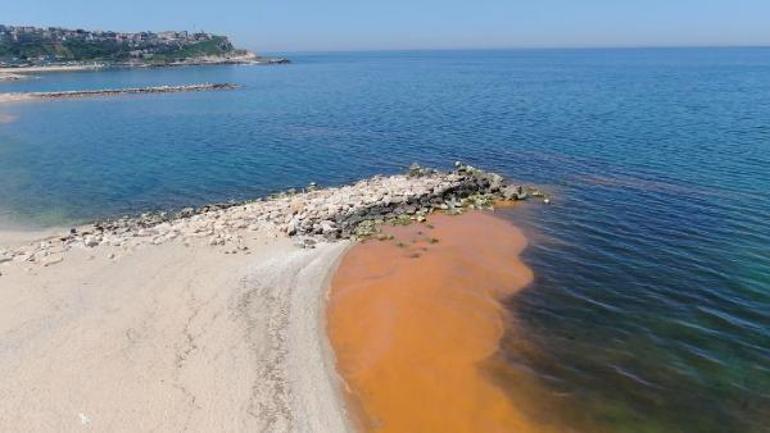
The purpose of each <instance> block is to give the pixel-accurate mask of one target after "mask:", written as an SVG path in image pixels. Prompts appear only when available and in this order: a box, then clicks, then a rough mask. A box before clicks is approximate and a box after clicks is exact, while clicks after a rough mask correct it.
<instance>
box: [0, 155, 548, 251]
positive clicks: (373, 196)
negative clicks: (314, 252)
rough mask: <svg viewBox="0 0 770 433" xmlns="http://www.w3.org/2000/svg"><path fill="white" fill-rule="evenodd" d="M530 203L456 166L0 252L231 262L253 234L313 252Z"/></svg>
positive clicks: (523, 192) (85, 230) (96, 227)
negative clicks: (172, 250) (393, 228)
mask: <svg viewBox="0 0 770 433" xmlns="http://www.w3.org/2000/svg"><path fill="white" fill-rule="evenodd" d="M532 196H539V197H542V194H541V193H540V192H539V191H537V190H535V189H533V188H525V187H523V186H521V185H515V184H511V183H509V182H508V181H506V180H505V179H504V178H503V177H502V176H500V175H497V174H495V173H490V172H486V171H483V170H480V169H477V168H474V167H471V166H468V165H465V164H461V163H456V164H455V170H453V171H451V172H440V171H436V170H432V169H426V168H422V167H420V166H417V165H412V166H411V167H410V169H409V172H408V173H407V174H402V175H395V176H375V177H373V178H370V179H366V180H362V181H360V182H357V183H355V184H353V185H346V186H341V187H334V188H324V189H318V188H317V187H316V186H315V185H314V184H311V185H310V186H308V187H307V188H304V189H302V190H299V191H298V190H290V191H287V192H282V193H279V194H276V195H273V196H271V197H268V198H263V199H257V200H254V201H249V202H241V203H224V204H213V205H208V206H204V207H201V208H198V209H193V208H187V209H183V210H182V211H181V212H178V213H155V214H143V215H141V216H138V217H124V218H120V219H112V220H107V221H100V222H96V223H94V224H90V225H87V226H82V227H78V228H73V229H71V230H70V231H69V233H66V234H63V235H62V236H60V237H56V238H51V239H46V240H43V241H40V242H36V243H33V244H29V245H26V246H24V247H21V248H17V249H14V250H8V251H2V250H0V263H2V262H9V261H14V262H18V261H21V262H29V263H30V264H40V265H43V266H50V265H53V264H57V263H60V262H61V261H62V260H63V259H64V256H65V253H66V252H67V251H68V250H71V249H74V248H85V249H93V248H96V247H100V246H109V247H112V248H111V249H110V252H109V258H111V259H113V258H116V255H119V254H120V253H121V251H134V250H136V249H137V248H140V247H143V246H146V245H158V244H163V243H166V242H172V241H177V242H182V243H184V245H186V246H190V245H191V244H192V243H193V242H204V243H207V244H208V245H211V246H215V247H219V248H221V249H222V250H223V252H225V253H228V254H238V253H245V254H248V248H247V247H246V246H244V238H245V237H246V236H249V234H250V233H251V234H254V233H255V232H259V233H261V234H263V235H267V236H269V237H275V238H278V237H282V236H283V237H286V236H288V237H293V238H295V243H296V245H297V246H298V247H302V248H312V247H313V246H314V245H315V244H316V243H317V242H333V241H335V240H339V239H364V238H368V237H378V236H382V235H381V234H380V230H379V227H380V226H381V225H382V224H409V223H412V222H422V221H425V219H426V217H427V215H429V214H430V213H432V212H437V211H442V212H446V213H450V214H459V213H462V212H464V211H466V210H472V209H490V208H492V207H493V206H494V204H495V203H496V202H497V201H499V200H524V199H526V198H528V197H532Z"/></svg>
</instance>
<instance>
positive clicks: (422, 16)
mask: <svg viewBox="0 0 770 433" xmlns="http://www.w3.org/2000/svg"><path fill="white" fill-rule="evenodd" d="M0 23H2V24H9V25H35V26H59V27H71V28H85V29H102V30H116V31H141V30H152V31H162V30H204V31H208V32H213V33H219V34H226V35H228V36H230V37H231V39H232V40H233V42H234V43H235V44H236V45H238V46H239V47H243V48H248V49H252V50H255V51H258V52H291V51H348V50H378V49H387V50H398V49H451V48H542V47H548V48H552V47H570V48H571V47H639V46H642V47H647V46H735V45H750V46H757V45H762V46H770V0H465V1H460V0H379V1H373V0H0Z"/></svg>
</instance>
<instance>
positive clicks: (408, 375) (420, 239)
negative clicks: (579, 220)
mask: <svg viewBox="0 0 770 433" xmlns="http://www.w3.org/2000/svg"><path fill="white" fill-rule="evenodd" d="M386 233H387V235H388V236H387V237H386V238H384V239H383V240H381V241H368V242H365V243H361V244H358V245H356V246H355V247H353V248H352V250H351V251H350V252H348V254H347V255H346V256H345V257H344V258H343V260H342V262H341V264H340V267H339V269H338V271H337V273H336V274H335V277H334V279H333V281H332V287H331V292H330V300H329V306H328V309H327V315H328V316H327V317H328V319H327V320H328V332H329V337H330V340H331V342H332V346H333V347H334V350H335V353H336V357H337V365H338V369H339V371H340V373H341V375H342V377H343V379H344V380H345V382H346V386H347V389H348V391H349V393H348V397H349V398H348V399H349V406H350V407H351V409H353V410H354V411H355V412H357V413H358V421H359V429H360V430H361V431H364V432H378V433H409V432H442V433H478V432H520V433H528V432H544V431H547V430H545V429H543V428H542V426H537V425H535V424H534V423H532V422H531V421H529V420H528V419H527V417H526V416H525V415H524V414H523V413H522V412H521V411H519V410H517V408H516V407H515V406H514V405H513V404H512V402H511V401H510V400H509V398H508V397H507V395H506V391H505V390H503V389H501V388H499V387H498V386H497V385H496V384H495V383H494V382H493V381H491V380H490V378H489V377H488V376H489V374H488V372H486V371H485V370H484V368H483V364H484V363H485V362H486V361H487V360H488V359H489V358H490V357H492V356H493V355H494V354H495V353H496V352H497V351H498V348H499V343H500V340H501V338H502V337H503V333H504V331H505V326H504V324H505V323H506V320H505V319H506V315H507V314H508V313H507V312H506V310H505V309H504V308H503V307H502V305H501V304H500V301H501V300H502V299H504V298H505V297H507V296H510V295H512V294H514V293H516V292H517V291H518V290H521V289H522V288H523V287H525V286H526V285H527V284H529V282H530V281H531V280H532V277H533V275H532V272H531V271H530V269H529V268H527V266H525V265H524V264H523V263H522V262H521V261H520V259H519V257H518V256H519V254H520V252H521V251H522V250H523V249H524V247H525V246H526V239H525V238H524V236H523V235H522V233H521V232H520V231H519V230H517V229H516V228H515V227H514V226H513V225H511V224H510V223H509V222H507V221H505V220H503V219H500V218H497V217H495V216H493V215H490V214H487V213H481V212H473V213H468V214H466V215H462V216H457V217H453V216H448V215H436V216H434V217H431V218H429V219H428V223H427V224H414V225H411V226H407V227H396V228H391V229H389V230H387V232H386Z"/></svg>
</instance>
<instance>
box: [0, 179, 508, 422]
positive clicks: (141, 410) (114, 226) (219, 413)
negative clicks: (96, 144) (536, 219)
mask: <svg viewBox="0 0 770 433" xmlns="http://www.w3.org/2000/svg"><path fill="white" fill-rule="evenodd" d="M506 194H507V195H508V196H509V197H510V198H515V197H514V196H515V195H516V194H521V188H520V187H517V186H513V185H508V184H507V183H506V182H504V180H503V179H502V178H501V177H499V176H497V175H494V174H493V173H486V172H483V171H481V170H478V169H475V168H473V167H469V166H464V165H462V164H458V166H457V169H456V170H455V171H453V172H449V173H442V172H436V171H433V170H427V169H422V168H419V167H413V168H412V170H411V171H410V173H409V174H408V175H397V176H390V177H374V178H371V179H366V180H363V181H360V182H358V183H356V184H353V185H347V186H343V187H338V188H327V189H315V187H314V186H313V187H310V188H308V190H307V191H304V192H293V193H285V194H279V195H277V196H275V197H272V198H268V199H260V200H255V201H253V202H245V203H233V204H222V205H209V206H205V207H203V208H200V209H185V210H183V211H182V212H179V213H178V214H174V215H167V214H162V213H161V214H146V215H142V216H139V217H134V218H122V219H118V220H111V221H101V222H96V223H93V224H88V225H83V226H79V227H75V228H72V229H70V230H69V231H68V232H67V231H64V232H61V231H59V232H58V234H57V235H55V236H47V237H46V238H45V239H41V238H35V240H34V241H33V240H32V238H33V237H34V236H36V233H27V234H28V235H29V236H27V238H24V239H22V238H17V240H16V241H14V242H12V243H9V242H8V241H7V239H9V237H8V233H6V234H5V235H4V236H0V240H3V239H6V241H5V242H6V243H5V244H4V245H0V283H1V284H0V296H2V297H3V299H5V302H3V303H2V304H1V305H0V336H1V337H2V338H1V340H2V341H3V343H2V346H0V348H1V349H2V350H0V395H5V396H8V397H7V398H4V399H2V401H0V430H3V431H6V430H7V431H17V430H19V429H24V430H25V431H31V432H34V431H41V432H43V431H52V430H55V431H58V432H65V433H66V432H70V431H72V432H74V431H80V430H81V429H82V428H84V426H88V427H91V428H94V429H96V430H104V431H112V432H123V431H125V432H129V431H130V432H137V431H152V430H164V431H178V430H179V429H180V428H182V427H184V428H185V429H186V430H187V431H191V432H201V433H203V432H206V433H216V432H226V431H235V430H258V431H271V432H272V431H274V432H293V431H323V432H330V433H335V432H345V433H347V432H353V431H355V429H354V427H353V426H352V424H351V422H350V420H349V417H348V416H347V409H346V404H345V400H344V397H343V387H344V385H343V384H342V383H341V380H340V377H339V375H338V373H337V371H336V365H337V364H336V360H335V354H334V352H333V350H332V347H331V346H330V343H329V341H328V340H327V334H326V322H325V305H326V301H327V299H328V290H329V287H330V286H329V284H330V281H331V279H332V277H333V274H334V272H335V270H336V269H337V266H338V265H339V263H340V261H341V260H342V257H343V255H344V254H345V252H346V251H347V250H348V249H349V248H350V246H351V245H353V243H354V242H355V241H357V240H360V239H365V238H368V237H372V236H378V234H379V229H378V225H381V224H383V223H384V222H385V221H390V222H392V223H398V224H405V223H407V222H412V221H420V220H423V221H424V218H425V215H426V214H428V213H430V212H432V211H433V210H442V211H447V212H451V213H460V212H463V211H464V209H475V208H479V207H483V206H486V205H488V204H489V203H492V202H493V198H503V197H505V196H506ZM46 234H47V235H50V234H51V233H46ZM65 342H66V344H65ZM137 419H138V420H140V421H141V422H140V424H139V425H138V426H137V424H136V421H137Z"/></svg>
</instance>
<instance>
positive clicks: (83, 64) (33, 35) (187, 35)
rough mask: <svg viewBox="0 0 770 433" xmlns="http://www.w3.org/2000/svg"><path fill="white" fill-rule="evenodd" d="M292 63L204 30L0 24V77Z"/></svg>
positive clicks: (11, 78) (5, 78)
mask: <svg viewBox="0 0 770 433" xmlns="http://www.w3.org/2000/svg"><path fill="white" fill-rule="evenodd" d="M284 63H289V60H288V59H286V58H283V57H265V56H259V55H256V54H254V53H252V52H250V51H248V50H245V49H241V48H236V47H235V46H234V45H233V44H232V42H230V40H229V38H228V37H227V36H223V35H216V34H212V33H206V32H188V31H164V32H151V31H144V32H134V33H129V32H115V31H102V30H83V29H65V28H60V27H46V28H39V27H32V26H8V25H0V81H6V80H16V79H20V78H23V77H25V76H28V74H32V73H47V72H73V71H86V70H98V69H105V68H126V67H131V68H134V67H162V66H186V65H222V64H254V65H273V64H284Z"/></svg>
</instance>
